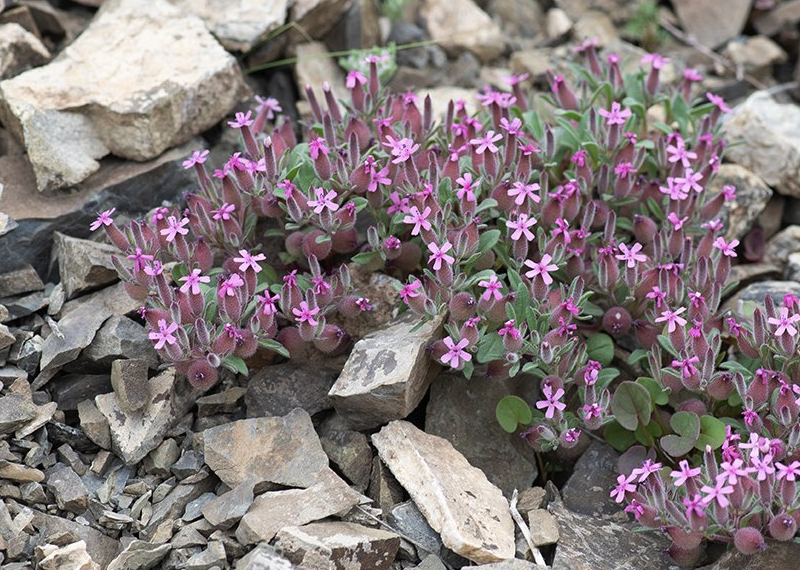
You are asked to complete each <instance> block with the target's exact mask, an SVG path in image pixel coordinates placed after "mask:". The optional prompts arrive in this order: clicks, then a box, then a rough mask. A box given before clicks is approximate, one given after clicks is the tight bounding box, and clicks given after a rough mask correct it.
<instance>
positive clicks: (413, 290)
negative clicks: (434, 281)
mask: <svg viewBox="0 0 800 570" xmlns="http://www.w3.org/2000/svg"><path fill="white" fill-rule="evenodd" d="M420 288H422V282H421V281H412V282H411V283H407V284H405V285H403V288H402V289H400V298H401V299H403V302H404V303H405V304H408V300H409V299H413V298H414V297H419V295H420V294H419V291H417V289H420Z"/></svg>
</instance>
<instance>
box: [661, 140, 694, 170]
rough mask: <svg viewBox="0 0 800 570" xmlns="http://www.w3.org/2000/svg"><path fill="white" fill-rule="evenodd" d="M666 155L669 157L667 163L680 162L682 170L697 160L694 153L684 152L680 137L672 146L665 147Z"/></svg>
mask: <svg viewBox="0 0 800 570" xmlns="http://www.w3.org/2000/svg"><path fill="white" fill-rule="evenodd" d="M667 154H668V155H670V156H669V158H668V161H669V162H679V161H680V163H681V164H682V165H683V167H684V168H689V167H690V166H691V165H692V163H691V161H692V160H695V159H696V158H697V153H696V152H692V151H688V150H686V146H685V143H684V142H683V138H681V137H680V136H678V137H677V138H676V139H675V144H674V145H669V146H668V147H667Z"/></svg>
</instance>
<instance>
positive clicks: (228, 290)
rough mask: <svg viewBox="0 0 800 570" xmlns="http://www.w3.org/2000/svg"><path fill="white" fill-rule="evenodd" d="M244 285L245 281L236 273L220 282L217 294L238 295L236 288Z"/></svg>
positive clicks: (223, 295) (222, 295) (221, 295)
mask: <svg viewBox="0 0 800 570" xmlns="http://www.w3.org/2000/svg"><path fill="white" fill-rule="evenodd" d="M242 285H244V281H243V280H242V278H241V277H239V274H238V273H234V274H232V275H231V276H230V277H228V278H227V279H225V280H224V281H223V282H222V283H221V284H220V286H219V291H218V292H217V295H219V296H220V297H225V296H228V297H233V296H234V295H236V289H238V288H239V287H241V286H242Z"/></svg>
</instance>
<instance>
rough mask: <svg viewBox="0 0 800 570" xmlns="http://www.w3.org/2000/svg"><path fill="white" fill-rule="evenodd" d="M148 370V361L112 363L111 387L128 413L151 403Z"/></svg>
mask: <svg viewBox="0 0 800 570" xmlns="http://www.w3.org/2000/svg"><path fill="white" fill-rule="evenodd" d="M147 368H148V362H147V361H146V360H138V359H126V360H115V361H114V362H112V363H111V386H112V387H113V388H114V393H115V394H116V395H117V399H118V400H119V405H120V407H121V408H123V409H124V410H125V411H126V412H128V413H133V412H136V411H138V410H141V409H142V408H144V407H145V406H146V405H147V404H149V403H150V392H149V385H148V383H147ZM176 459H177V458H176Z"/></svg>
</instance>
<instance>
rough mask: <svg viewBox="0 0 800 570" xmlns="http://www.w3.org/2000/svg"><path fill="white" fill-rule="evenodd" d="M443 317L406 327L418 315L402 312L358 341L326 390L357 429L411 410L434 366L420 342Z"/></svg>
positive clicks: (434, 330)
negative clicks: (401, 314) (392, 320)
mask: <svg viewBox="0 0 800 570" xmlns="http://www.w3.org/2000/svg"><path fill="white" fill-rule="evenodd" d="M442 320H443V316H439V317H437V318H435V319H433V320H431V321H429V322H427V323H425V324H424V325H423V326H421V327H420V328H419V329H418V330H416V331H414V332H411V329H412V328H413V327H414V326H415V325H416V324H417V323H418V317H416V316H415V315H413V314H411V313H407V314H406V315H404V316H403V317H401V318H399V319H397V320H396V321H394V322H393V323H390V324H389V326H387V327H386V328H383V329H380V330H377V331H375V332H373V333H370V334H368V335H367V336H365V337H364V338H363V339H361V340H360V341H358V342H357V343H356V345H355V346H354V347H353V351H352V352H351V353H350V357H349V358H348V359H347V362H346V363H345V365H344V369H343V370H342V373H341V374H340V375H339V378H338V380H337V381H336V383H335V384H334V385H333V387H332V388H331V390H330V392H328V396H329V397H330V399H331V402H333V405H334V407H335V408H336V410H337V411H338V412H339V413H341V414H342V415H344V416H346V417H347V418H349V419H351V420H352V421H353V422H354V424H356V425H357V426H358V427H359V428H367V427H375V426H378V425H381V424H383V423H385V422H386V421H388V420H395V419H400V418H404V417H406V416H407V415H408V414H410V413H411V412H412V411H413V410H414V408H416V407H417V404H419V402H420V400H422V397H423V396H424V395H425V392H426V391H427V389H428V386H429V385H430V382H431V380H432V379H433V375H434V374H435V373H436V371H437V370H438V365H436V364H433V363H432V361H431V359H430V357H429V356H428V355H427V353H426V352H425V347H426V346H427V344H428V342H429V341H430V340H431V339H432V338H434V337H435V336H436V335H438V334H439V332H440V330H441V326H442Z"/></svg>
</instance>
